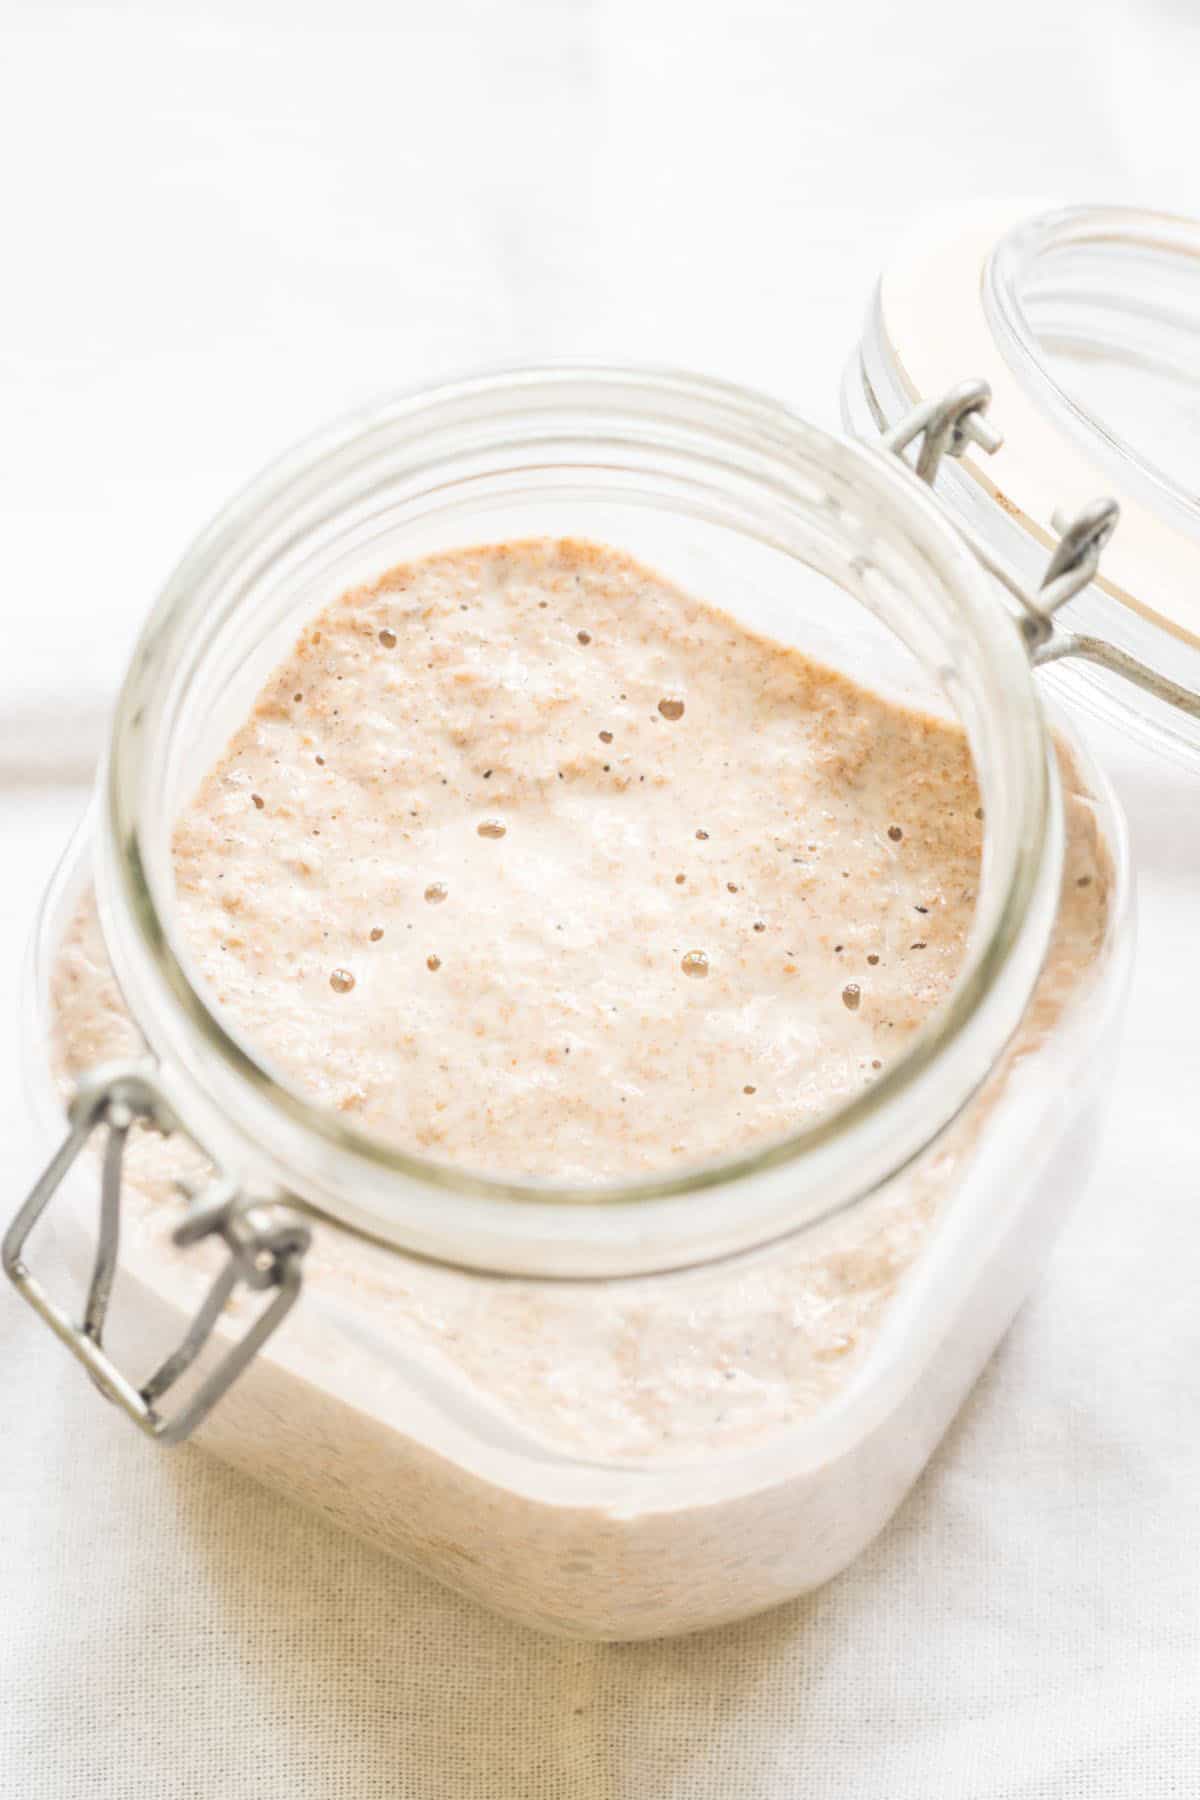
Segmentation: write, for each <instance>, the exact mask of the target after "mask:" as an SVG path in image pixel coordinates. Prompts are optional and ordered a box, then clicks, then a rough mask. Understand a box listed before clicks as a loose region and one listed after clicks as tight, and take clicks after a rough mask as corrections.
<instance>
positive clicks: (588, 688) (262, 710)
mask: <svg viewBox="0 0 1200 1800" xmlns="http://www.w3.org/2000/svg"><path fill="white" fill-rule="evenodd" d="M975 810H976V797H975V787H974V782H973V779H972V775H971V769H970V762H969V758H968V756H967V753H966V749H965V746H964V742H963V739H962V736H961V734H960V733H958V732H957V731H952V730H949V729H946V728H945V727H942V726H939V725H937V724H935V723H933V722H932V721H930V720H929V719H925V718H921V717H918V716H916V715H914V714H912V713H908V712H904V711H901V710H899V709H896V708H894V707H891V706H889V705H888V704H887V703H886V702H884V701H882V700H879V699H876V698H874V697H872V696H871V695H870V694H868V693H865V692H864V691H862V690H861V689H858V688H855V687H853V686H852V685H850V684H849V683H848V682H846V681H845V680H843V679H841V678H840V677H838V676H835V675H833V674H830V673H828V672H826V671H824V670H821V669H819V668H816V667H814V666H813V665H812V664H811V663H809V662H807V661H806V660H805V659H804V658H803V657H802V656H800V655H799V654H798V653H796V652H794V651H791V650H787V649H784V648H782V647H781V646H779V645H778V644H773V643H770V642H767V641H765V640H763V639H762V638H760V637H756V636H754V635H752V634H751V633H750V632H748V631H747V630H745V629H744V628H742V627H740V626H738V625H737V624H735V623H734V621H733V620H732V619H730V618H729V617H728V616H727V615H725V614H723V613H721V612H718V611H716V610H714V609H712V608H710V607H708V606H705V605H701V604H699V603H698V602H696V601H694V600H690V599H688V598H687V597H685V596H684V595H683V594H681V593H679V592H678V591H677V590H676V589H674V588H673V587H671V586H669V585H668V584H667V583H666V582H664V581H663V580H661V579H660V578H658V577H657V576H655V575H654V574H652V573H650V572H649V571H648V570H647V569H645V568H642V567H640V566H639V565H638V564H636V563H635V562H633V561H631V560H630V559H629V558H628V557H625V556H623V555H620V554H619V553H617V552H616V551H612V550H606V549H599V548H596V547H592V546H590V545H587V544H583V543H572V542H533V543H518V544H511V545H501V546H497V547H494V548H487V549H482V550H476V551H463V552H457V553H453V554H448V555H443V556H436V557H433V558H430V559H429V560H427V561H424V562H420V563H416V564H412V565H407V566H402V567H400V568H397V569H394V570H393V571H391V573H389V574H388V575H386V576H385V577H384V578H383V579H382V580H381V581H380V582H378V583H377V584H376V585H374V586H373V587H370V588H366V589H359V590H356V591H354V592H351V593H349V594H347V595H346V596H345V597H344V598H343V599H342V600H341V601H340V602H339V603H338V604H337V605H336V606H334V607H333V608H332V609H330V610H329V611H327V612H326V613H325V614H324V615H323V616H322V617H321V618H320V620H319V621H318V622H317V623H316V624H315V625H314V626H313V627H312V629H310V630H309V631H307V632H306V633H305V635H304V637H303V639H302V640H301V642H300V644H299V646H298V648H297V649H296V651H295V653H294V655H293V656H292V657H291V658H290V659H289V661H288V662H287V664H286V665H285V666H284V667H283V668H282V669H281V670H280V671H279V672H278V674H277V675H276V677H275V678H274V680H273V681H272V682H271V684H270V686H269V687H268V689H267V690H266V692H265V693H264V694H263V695H262V697H261V698H260V700H259V702H258V704H257V706H256V707H255V710H254V713H253V715H252V716H251V718H250V719H249V721H248V722H247V724H246V725H245V726H244V728H243V729H242V730H241V731H239V732H238V734H237V735H236V737H235V738H234V739H233V741H232V743H231V744H230V746H229V748H228V750H227V752H226V754H225V755H224V757H223V758H222V759H221V762H220V763H219V765H218V766H217V768H216V769H215V770H214V771H213V773H212V774H211V775H210V776H209V778H208V779H207V780H206V781H205V783H204V784H203V786H202V787H201V789H200V791H199V792H198V794H197V795H196V797H195V799H194V801H193V803H192V805H191V806H190V808H189V810H188V812H187V815H186V817H185V818H184V819H183V820H182V821H181V823H180V826H179V829H178V833H177V837H176V843H175V860H176V871H177V883H178V896H179V907H180V918H181V926H182V930H183V933H184V935H185V937H186V940H187V943H188V945H189V947H190V949H191V950H192V952H193V955H194V958H195V961H196V963H197V965H198V967H199V970H200V972H201V974H202V976H203V978H204V980H205V983H206V984H207V986H208V987H209V989H210V990H211V991H212V992H213V993H214V994H215V997H216V1000H217V1003H218V1005H219V1007H220V1009H221V1011H222V1013H223V1015H224V1016H225V1017H226V1018H227V1019H228V1020H230V1021H232V1022H233V1024H234V1025H235V1027H236V1028H237V1030H238V1031H239V1032H240V1034H241V1035H242V1036H243V1038H244V1039H245V1041H246V1042H247V1043H248V1044H249V1045H250V1046H252V1047H253V1048H254V1049H255V1050H256V1051H257V1052H258V1053H259V1054H260V1055H265V1056H267V1057H269V1059H270V1060H271V1061H272V1062H273V1063H274V1064H275V1065H276V1066H277V1067H278V1068H279V1069H280V1070H281V1071H282V1072H283V1073H284V1074H285V1076H286V1077H287V1078H288V1079H289V1080H290V1081H291V1082H292V1083H293V1084H294V1085H296V1086H298V1087H300V1088H301V1089H302V1090H304V1091H305V1092H306V1093H308V1094H309V1095H311V1096H312V1097H314V1098H316V1099H317V1100H319V1101H321V1102H322V1103H324V1104H326V1105H328V1106H331V1107H335V1108H337V1110H338V1111H339V1112H340V1113H342V1114H343V1115H344V1116H345V1117H346V1119H347V1120H349V1121H352V1122H353V1123H354V1124H356V1125H358V1126H361V1127H363V1128H364V1129H366V1130H369V1131H372V1132H376V1133H379V1134H381V1135H383V1136H385V1137H387V1138H389V1139H391V1140H392V1141H394V1142H395V1143H397V1144H400V1145H403V1146H405V1147H407V1148H409V1149H416V1150H418V1151H422V1152H425V1153H428V1154H431V1155H434V1156H437V1157H443V1158H449V1159H451V1160H453V1161H455V1162H458V1163H462V1164H466V1165H468V1166H473V1167H475V1168H478V1169H484V1170H488V1171H490V1172H493V1173H496V1172H506V1171H509V1172H512V1173H515V1174H521V1175H536V1176H542V1177H547V1178H550V1179H559V1180H564V1181H570V1182H592V1181H597V1180H600V1179H604V1178H607V1177H619V1176H622V1175H630V1174H636V1173H639V1172H643V1171H656V1170H669V1169H670V1168H671V1166H672V1165H675V1166H678V1165H679V1164H681V1163H683V1162H693V1161H698V1160H701V1159H703V1158H707V1157H712V1156H715V1155H718V1154H720V1153H722V1152H725V1151H728V1150H730V1149H733V1148H735V1147H740V1146H743V1145H746V1144H749V1143H752V1142H754V1141H756V1140H765V1139H769V1138H774V1137H779V1136H781V1135H783V1134H785V1133H787V1132H788V1131H791V1130H794V1129H795V1128H796V1127H797V1126H798V1125H800V1124H802V1123H804V1122H805V1121H806V1120H808V1119H810V1118H811V1117H812V1116H814V1115H815V1114H818V1113H821V1112H823V1111H825V1110H827V1109H828V1108H829V1107H830V1106H831V1105H833V1104H834V1103H835V1102H837V1101H839V1100H841V1099H843V1098H845V1097H846V1096H848V1095H850V1094H853V1093H854V1092H855V1091H856V1090H857V1089H859V1088H861V1087H862V1086H863V1085H864V1084H865V1083H866V1082H869V1081H870V1080H871V1079H872V1077H873V1075H874V1074H876V1073H877V1072H878V1071H879V1070H880V1069H881V1068H883V1067H884V1066H885V1065H886V1063H887V1061H888V1059H889V1058H891V1057H894V1056H895V1055H896V1054H897V1052H898V1051H899V1050H900V1049H901V1048H902V1046H903V1045H904V1043H905V1041H906V1040H907V1039H908V1038H909V1037H910V1036H911V1034H912V1033H913V1031H914V1030H915V1028H916V1027H917V1026H918V1025H919V1024H920V1022H921V1020H922V1019H923V1018H924V1017H925V1016H926V1014H927V1013H928V1012H929V1011H930V1009H931V1008H932V1007H933V1006H934V1005H935V1004H936V1003H937V1002H938V1001H939V1000H940V999H941V998H942V996H943V995H944V994H945V992H946V990H947V987H948V986H949V984H950V982H951V980H952V978H953V976H954V973H955V971H956V968H957V966H958V962H959V959H960V956H961V954H962V950H963V944H964V939H965V934H966V930H967V926H968V923H969V920H970V917H971V911H972V905H973V901H974V890H975V881H976V876H977V869H978V860H979V842H980V826H979V823H978V821H977V819H976V816H975Z"/></svg>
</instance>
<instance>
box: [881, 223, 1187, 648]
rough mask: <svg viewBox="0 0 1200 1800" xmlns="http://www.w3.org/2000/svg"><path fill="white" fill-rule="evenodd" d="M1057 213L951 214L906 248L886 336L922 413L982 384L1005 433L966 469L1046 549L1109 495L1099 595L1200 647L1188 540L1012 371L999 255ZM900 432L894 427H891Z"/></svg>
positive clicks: (885, 286) (888, 294) (895, 276)
mask: <svg viewBox="0 0 1200 1800" xmlns="http://www.w3.org/2000/svg"><path fill="white" fill-rule="evenodd" d="M1047 210H1049V207H1048V205H1047V203H1046V202H1045V201H1042V202H1037V201H1033V202H1031V201H1029V200H1028V199H1026V200H1021V201H1018V200H1012V199H1010V200H1002V201H987V202H979V203H977V204H975V205H973V206H971V207H969V208H964V209H960V210H958V211H956V212H953V213H949V214H942V215H941V216H940V217H938V218H935V219H933V220H932V221H930V222H929V223H927V224H926V225H924V226H922V227H921V228H920V229H919V230H917V231H916V232H914V233H913V234H912V235H911V236H910V237H909V238H907V239H906V240H905V242H904V243H903V244H902V246H901V248H900V250H899V252H898V254H897V256H896V258H895V259H894V261H893V262H892V263H891V264H890V266H889V267H888V269H887V270H886V271H885V273H884V276H883V280H882V283H881V286H880V305H881V310H882V315H883V326H884V331H885V332H886V335H887V338H888V341H889V344H890V347H891V353H892V356H893V358H894V359H895V362H896V365H897V368H898V369H899V370H900V372H901V375H902V378H903V380H904V382H905V383H906V384H907V385H908V387H909V388H910V389H911V393H912V399H913V402H914V404H915V403H916V402H917V401H919V400H928V399H933V398H935V397H936V396H937V395H938V394H941V393H944V392H945V391H946V390H947V389H949V388H951V387H954V386H955V385H956V384H957V383H958V382H961V381H965V380H968V379H971V378H974V377H977V376H979V377H982V378H983V379H984V380H985V381H987V382H988V383H989V384H990V386H991V389H992V404H991V408H990V411H989V417H990V418H991V419H992V420H993V422H994V423H995V424H996V425H997V426H998V428H999V429H1000V430H1001V431H1002V432H1003V434H1004V443H1003V445H1002V447H1001V448H1000V449H999V450H997V451H996V453H995V454H994V455H993V456H985V455H984V454H983V453H982V452H981V451H978V450H975V449H969V450H968V451H967V453H966V454H965V455H964V456H963V458H962V461H961V464H960V467H962V468H964V469H965V470H966V471H967V472H968V473H969V474H970V476H971V477H972V479H974V480H975V481H976V482H978V484H979V485H980V487H981V488H983V489H984V490H985V491H986V492H987V493H989V494H990V495H991V497H992V498H993V500H994V501H995V502H996V504H997V505H998V506H1000V507H1002V508H1003V509H1004V511H1005V512H1007V513H1009V514H1010V515H1012V516H1013V517H1014V518H1016V519H1017V520H1018V521H1019V522H1020V524H1022V525H1023V526H1024V527H1025V529H1026V530H1028V531H1029V532H1030V533H1031V534H1032V535H1033V536H1034V537H1036V538H1037V539H1038V540H1039V541H1040V542H1041V543H1043V544H1045V545H1046V546H1047V548H1050V547H1052V546H1053V545H1055V544H1056V543H1057V541H1058V534H1057V533H1056V532H1055V530H1054V528H1053V525H1052V523H1051V517H1052V515H1053V514H1054V513H1055V512H1056V511H1058V510H1060V509H1061V510H1063V511H1065V512H1067V513H1073V512H1076V511H1078V510H1079V508H1081V507H1082V506H1084V505H1085V504H1086V503H1087V502H1088V501H1089V500H1094V499H1095V498H1096V497H1097V496H1098V495H1101V494H1112V495H1113V497H1114V498H1115V499H1116V500H1117V501H1118V502H1119V504H1120V507H1121V524H1120V527H1119V529H1118V531H1117V533H1116V535H1115V536H1114V538H1113V540H1112V542H1111V543H1110V544H1109V545H1108V547H1107V548H1106V550H1105V552H1104V570H1103V574H1102V575H1101V576H1100V577H1098V580H1097V585H1098V586H1099V587H1101V588H1103V589H1104V591H1105V592H1106V593H1108V594H1110V595H1112V596H1113V598H1114V599H1116V600H1118V601H1120V602H1121V603H1122V604H1124V605H1126V606H1129V607H1132V608H1133V609H1134V611H1136V612H1138V613H1140V614H1141V615H1142V617H1143V618H1145V619H1148V620H1149V621H1150V622H1151V623H1152V624H1154V625H1156V626H1159V627H1161V628H1162V629H1163V630H1165V631H1168V632H1170V633H1171V634H1172V635H1173V636H1175V637H1178V638H1182V639H1184V640H1185V641H1186V642H1188V643H1191V644H1200V554H1198V552H1197V547H1196V544H1195V543H1194V542H1193V541H1192V539H1190V538H1189V537H1188V536H1187V534H1186V533H1185V532H1183V531H1180V530H1179V529H1178V528H1177V527H1176V526H1174V525H1173V524H1171V523H1170V522H1169V521H1168V520H1166V519H1164V518H1163V517H1161V516H1160V515H1159V514H1158V513H1156V512H1154V511H1153V510H1152V509H1151V508H1150V507H1148V506H1147V505H1146V504H1145V502H1144V501H1142V500H1140V499H1138V498H1136V497H1135V496H1134V495H1132V494H1130V493H1129V492H1128V491H1127V490H1126V489H1125V488H1123V487H1122V486H1121V485H1119V484H1114V481H1113V477H1112V475H1111V473H1109V472H1107V471H1106V470H1105V469H1103V468H1102V467H1101V466H1100V465H1099V463H1097V462H1093V461H1091V460H1090V459H1089V458H1088V456H1087V455H1086V453H1085V452H1084V451H1083V450H1082V449H1081V448H1080V447H1079V446H1078V445H1077V444H1076V443H1075V441H1074V440H1073V439H1072V438H1069V437H1067V436H1066V435H1065V434H1064V433H1063V432H1062V431H1061V430H1060V429H1059V428H1058V426H1057V425H1055V424H1054V423H1053V422H1052V421H1051V420H1050V419H1048V418H1047V417H1046V416H1045V414H1043V413H1042V412H1040V411H1039V409H1038V407H1037V405H1036V403H1035V402H1034V401H1033V400H1032V399H1031V398H1030V396H1029V395H1028V394H1027V393H1026V392H1025V389H1024V388H1023V387H1022V386H1021V383H1020V381H1019V380H1018V378H1017V377H1016V375H1015V374H1014V373H1013V372H1012V370H1011V369H1010V368H1009V366H1008V364H1007V362H1006V361H1005V359H1004V355H1003V353H1002V351H1001V350H1000V348H999V346H998V345H997V343H996V340H995V337H994V336H993V334H992V330H991V327H990V325H989V323H988V320H987V316H986V314H985V312H984V306H983V277H984V271H985V269H986V267H987V261H988V258H989V256H990V255H991V252H992V248H993V246H994V245H995V244H996V243H997V241H998V240H999V239H1000V238H1001V237H1002V236H1003V235H1004V234H1005V232H1007V231H1009V230H1010V229H1011V228H1012V227H1013V226H1014V225H1016V224H1019V223H1020V222H1021V221H1022V220H1023V219H1027V218H1030V217H1031V216H1032V215H1033V214H1035V213H1040V212H1044V211H1047ZM889 422H890V423H895V421H894V420H893V421H889Z"/></svg>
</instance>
